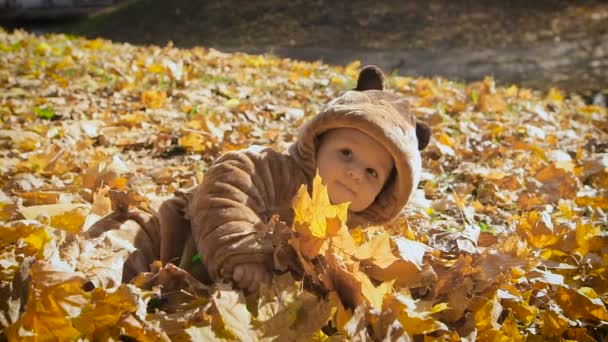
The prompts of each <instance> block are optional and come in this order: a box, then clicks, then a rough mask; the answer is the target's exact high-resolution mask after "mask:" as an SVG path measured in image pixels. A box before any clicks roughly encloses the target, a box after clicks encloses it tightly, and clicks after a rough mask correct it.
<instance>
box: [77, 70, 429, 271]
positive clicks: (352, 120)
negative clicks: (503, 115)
mask: <svg viewBox="0 0 608 342" xmlns="http://www.w3.org/2000/svg"><path fill="white" fill-rule="evenodd" d="M336 128H354V129H358V130H360V131H362V132H363V133H365V134H367V135H369V136H371V137H373V138H374V139H376V140H377V141H378V142H379V143H380V144H381V145H382V146H383V147H384V148H385V149H386V150H387V151H388V152H389V153H390V155H391V156H392V158H393V161H394V165H395V166H394V169H393V172H392V175H391V177H389V179H388V180H387V181H386V182H385V184H384V187H383V188H382V190H381V192H380V193H379V194H378V195H377V197H376V199H375V201H374V202H373V203H372V204H371V205H370V206H368V207H367V208H366V209H365V210H363V211H359V212H350V211H349V213H348V221H347V225H348V226H349V227H350V228H353V227H356V226H362V227H363V228H365V227H366V226H369V225H380V224H384V223H387V222H390V221H391V220H393V219H394V218H395V217H396V216H397V215H398V214H399V213H400V212H401V210H402V209H403V207H404V206H405V205H406V204H407V202H408V201H409V199H410V197H411V195H412V193H413V192H414V190H415V189H416V187H417V185H418V182H419V179H420V173H421V158H420V152H419V151H420V150H422V149H423V148H424V147H426V145H427V144H428V142H429V139H430V129H429V127H428V126H427V125H425V124H423V123H420V122H418V121H416V119H415V118H414V116H413V115H412V114H411V113H410V111H409V105H408V102H407V101H406V100H405V99H404V98H402V97H400V96H398V95H396V94H393V93H390V92H388V91H386V90H384V76H383V74H382V71H381V70H380V69H379V68H377V67H375V66H367V67H365V68H363V69H362V70H361V72H360V74H359V77H358V80H357V87H356V88H355V89H353V90H349V91H346V92H345V93H343V94H342V95H340V96H339V97H337V98H335V99H333V100H332V101H330V102H329V103H328V104H327V105H325V106H324V107H323V108H322V110H321V111H320V113H318V114H317V115H315V116H314V117H312V118H311V119H310V120H309V121H307V122H306V123H305V124H304V125H303V126H302V128H301V129H300V131H299V135H298V138H297V141H296V142H295V143H294V144H293V145H291V147H290V148H289V150H288V151H287V152H277V151H274V150H272V149H270V148H266V149H262V150H260V151H255V150H252V149H248V150H241V151H233V152H229V153H226V154H224V155H222V156H221V157H220V158H218V159H217V160H216V161H215V162H214V163H213V164H212V165H211V166H210V168H209V169H208V171H207V173H206V174H205V176H204V179H203V182H202V183H201V184H200V185H198V186H196V187H194V188H193V189H192V190H190V191H189V192H188V193H178V194H176V196H174V197H173V198H171V199H169V200H167V201H165V202H163V203H162V205H161V206H160V207H159V208H158V210H156V211H152V212H150V211H144V210H141V209H130V210H128V211H125V210H122V211H120V210H118V211H116V212H114V213H113V214H110V215H108V216H106V217H105V218H103V219H102V220H100V221H98V222H97V223H96V224H95V225H94V226H93V227H91V229H90V230H89V231H88V232H87V234H88V236H90V237H95V236H99V235H100V234H102V233H103V232H106V231H108V230H116V229H118V230H119V231H118V232H116V233H117V234H119V236H121V237H122V238H124V239H126V240H128V241H130V242H131V243H133V245H134V246H135V248H136V249H137V250H136V251H134V252H132V253H131V254H130V256H129V257H128V259H127V261H126V263H125V266H124V269H123V278H122V281H125V282H128V281H130V280H131V279H132V278H133V277H134V276H136V275H137V274H139V273H140V272H145V271H149V267H150V264H151V263H152V262H153V261H155V260H161V261H162V262H163V263H168V262H172V263H174V264H176V265H178V266H180V267H182V268H184V269H186V270H189V271H190V272H191V273H193V274H194V275H195V276H197V277H198V278H207V277H210V280H213V281H215V280H219V279H222V278H230V277H232V274H233V271H234V268H235V266H237V265H239V264H245V263H247V264H251V263H263V264H266V265H272V253H273V246H272V242H271V241H267V240H268V239H264V238H263V237H261V235H262V234H259V233H260V232H265V231H266V230H267V229H266V228H265V225H266V224H267V223H268V221H269V220H270V218H271V217H272V216H273V215H275V214H278V215H279V217H280V219H281V220H282V221H285V222H286V224H287V225H291V224H292V221H293V216H294V213H293V209H292V201H293V198H294V196H295V195H296V193H297V191H298V189H299V188H300V186H301V185H303V184H307V185H308V187H309V191H310V190H312V189H311V186H312V180H313V178H314V176H315V174H316V169H317V167H316V165H315V161H316V158H315V154H316V151H317V150H318V147H319V142H320V137H321V135H322V134H323V133H325V132H327V131H329V130H332V129H336ZM197 253H198V254H199V255H200V257H201V261H202V265H204V266H202V267H203V269H202V270H201V269H199V270H198V271H197V270H195V269H196V266H195V265H193V262H192V259H193V258H192V257H193V256H194V255H195V254H197ZM199 265H200V263H199ZM204 280H209V279H208V278H207V279H204Z"/></svg>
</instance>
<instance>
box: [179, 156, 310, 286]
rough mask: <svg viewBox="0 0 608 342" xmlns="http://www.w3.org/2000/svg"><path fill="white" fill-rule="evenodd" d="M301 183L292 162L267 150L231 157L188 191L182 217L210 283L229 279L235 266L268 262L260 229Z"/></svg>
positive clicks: (269, 251) (269, 246)
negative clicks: (211, 280) (222, 278)
mask: <svg viewBox="0 0 608 342" xmlns="http://www.w3.org/2000/svg"><path fill="white" fill-rule="evenodd" d="M304 181H305V177H304V175H303V173H302V171H301V170H300V169H299V168H298V167H297V166H296V164H295V162H294V161H293V159H292V158H291V157H289V156H288V155H285V154H281V153H278V152H275V151H273V150H271V149H265V150H263V151H261V152H253V151H239V152H230V153H227V154H225V155H223V156H222V157H221V158H219V159H218V160H217V161H216V162H215V163H214V164H213V165H212V166H211V168H209V170H208V171H207V174H205V177H204V179H203V183H202V184H201V185H199V186H198V187H196V188H195V189H194V190H193V192H192V197H191V200H190V203H189V205H188V208H187V215H188V217H189V219H190V222H191V229H192V237H193V239H194V241H195V243H196V245H197V249H198V251H199V253H200V254H201V257H202V261H203V263H204V264H205V265H206V266H207V268H208V271H209V274H210V275H211V277H212V278H213V279H218V278H221V277H231V276H232V271H233V269H234V267H235V266H236V265H239V264H244V263H266V262H270V261H271V258H272V244H271V243H270V241H269V240H268V239H264V238H263V234H264V232H265V229H266V228H265V224H266V222H267V220H268V219H269V218H270V215H272V214H274V213H279V214H281V213H282V212H285V209H286V208H288V209H290V208H291V201H292V199H293V196H294V195H295V193H296V191H297V189H298V188H299V186H300V185H301V184H302V183H304ZM290 219H291V218H289V220H290Z"/></svg>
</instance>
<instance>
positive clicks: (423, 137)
mask: <svg viewBox="0 0 608 342" xmlns="http://www.w3.org/2000/svg"><path fill="white" fill-rule="evenodd" d="M416 138H418V151H422V150H424V148H425V147H426V146H427V145H428V144H429V141H430V140H431V128H430V127H429V126H428V125H427V124H425V123H424V122H420V121H418V120H416Z"/></svg>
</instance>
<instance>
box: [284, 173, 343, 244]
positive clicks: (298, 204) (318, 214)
mask: <svg viewBox="0 0 608 342" xmlns="http://www.w3.org/2000/svg"><path fill="white" fill-rule="evenodd" d="M349 204H350V203H348V202H347V203H342V204H337V205H332V204H331V202H330V201H329V195H328V193H327V187H326V186H325V185H323V184H322V180H321V176H319V173H318V172H317V174H316V175H315V178H314V180H313V186H312V197H311V196H309V195H308V190H307V188H306V185H302V186H301V187H300V189H299V190H298V193H297V194H296V198H295V199H294V204H293V208H294V211H295V218H294V228H295V229H296V231H297V232H298V233H301V234H304V235H310V236H313V237H316V238H324V237H326V236H328V235H335V234H336V233H337V232H338V230H339V229H340V228H341V227H342V225H343V224H345V223H346V216H347V214H348V206H349Z"/></svg>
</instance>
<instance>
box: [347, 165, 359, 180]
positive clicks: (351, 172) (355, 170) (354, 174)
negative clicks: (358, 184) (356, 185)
mask: <svg viewBox="0 0 608 342" xmlns="http://www.w3.org/2000/svg"><path fill="white" fill-rule="evenodd" d="M346 174H347V175H348V177H350V178H352V179H355V180H360V179H361V177H362V176H363V171H362V170H361V168H359V167H355V166H353V167H351V168H349V169H348V171H347V172H346Z"/></svg>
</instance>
